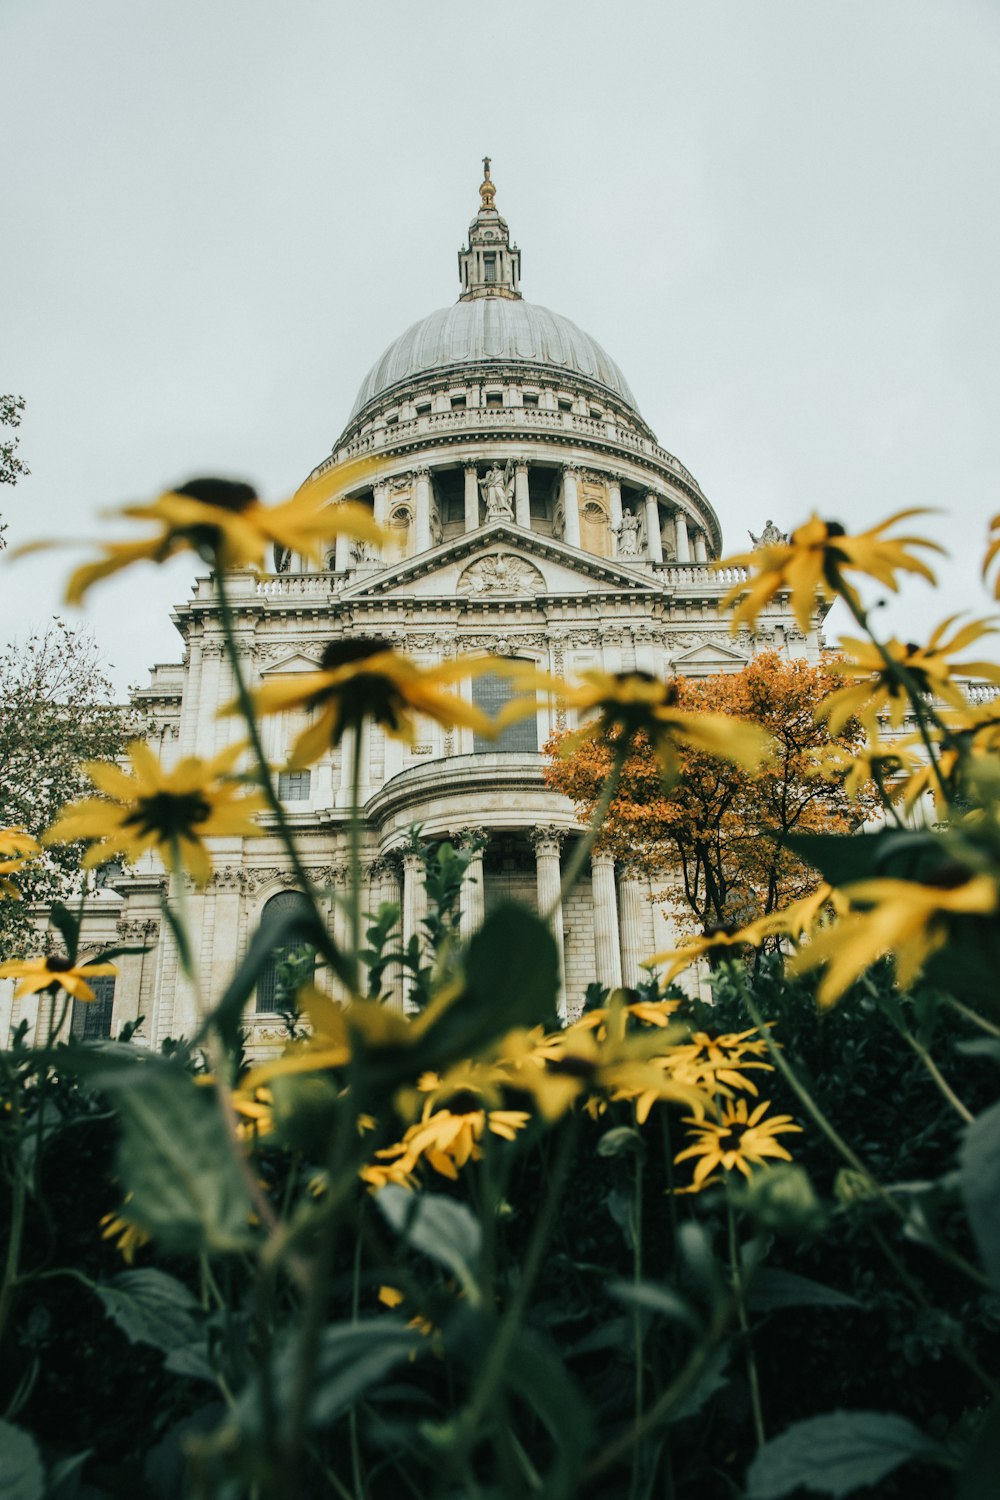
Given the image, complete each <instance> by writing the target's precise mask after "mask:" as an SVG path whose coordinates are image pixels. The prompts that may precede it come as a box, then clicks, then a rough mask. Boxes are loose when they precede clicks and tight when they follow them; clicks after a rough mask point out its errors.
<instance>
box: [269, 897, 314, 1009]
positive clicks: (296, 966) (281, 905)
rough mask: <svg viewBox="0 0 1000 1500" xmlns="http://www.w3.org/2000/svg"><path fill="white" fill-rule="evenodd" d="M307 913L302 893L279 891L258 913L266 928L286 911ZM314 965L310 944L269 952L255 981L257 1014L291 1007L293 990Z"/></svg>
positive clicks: (288, 945) (291, 945) (306, 902)
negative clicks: (269, 920) (270, 921)
mask: <svg viewBox="0 0 1000 1500" xmlns="http://www.w3.org/2000/svg"><path fill="white" fill-rule="evenodd" d="M296 909H300V910H303V911H308V910H309V902H308V901H307V900H306V898H305V896H303V894H302V892H301V891H279V892H278V894H277V895H276V896H272V897H271V899H270V901H268V902H267V904H266V906H265V907H264V910H263V912H262V913H261V919H260V924H261V928H262V929H263V928H264V927H266V925H267V922H268V919H269V917H270V918H271V919H272V920H273V918H274V917H276V916H283V915H284V914H285V913H286V912H288V911H295V910H296ZM315 962H316V950H315V949H314V948H313V946H312V944H311V943H302V942H299V943H294V942H293V943H283V944H281V945H280V946H279V947H276V948H274V949H272V951H271V954H270V956H269V957H268V959H267V961H266V963H265V964H264V966H263V968H262V969H261V971H260V977H259V978H258V980H257V1003H256V1007H255V1008H256V1010H257V1011H258V1013H269V1012H273V1011H276V1010H283V1009H286V1008H288V1007H290V1006H291V1004H292V1002H293V1000H294V998H295V991H296V989H297V988H298V986H299V985H300V984H304V983H305V982H306V981H307V980H308V979H309V978H311V976H312V972H313V968H314V967H315Z"/></svg>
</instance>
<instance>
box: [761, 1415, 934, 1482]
mask: <svg viewBox="0 0 1000 1500" xmlns="http://www.w3.org/2000/svg"><path fill="white" fill-rule="evenodd" d="M915 1458H922V1459H938V1460H940V1459H941V1458H942V1450H941V1449H940V1448H939V1446H938V1444H937V1443H935V1442H932V1441H931V1439H930V1438H929V1437H925V1436H924V1434H923V1433H922V1432H921V1431H920V1430H919V1428H917V1427H914V1425H913V1423H912V1422H908V1421H907V1420H906V1418H905V1417H900V1416H896V1415H895V1414H894V1413H892V1412H879V1411H831V1412H826V1413H824V1415H823V1416H820V1417H807V1418H806V1420H805V1421H804V1422H796V1423H794V1425H793V1426H791V1427H789V1428H788V1430H787V1432H783V1433H782V1434H781V1436H780V1437H777V1438H772V1440H771V1442H769V1443H767V1444H765V1446H764V1447H763V1448H762V1449H761V1450H760V1452H759V1453H758V1454H757V1457H756V1458H755V1459H754V1461H753V1463H752V1464H751V1465H750V1468H749V1470H748V1471H747V1500H778V1497H779V1496H781V1495H787V1494H788V1493H789V1492H790V1491H791V1490H796V1489H798V1488H799V1487H800V1486H801V1487H802V1488H803V1489H807V1490H811V1491H813V1492H814V1493H815V1494H819V1495H832V1496H834V1500H838V1497H840V1496H843V1495H851V1494H853V1493H854V1491H855V1490H857V1489H860V1488H861V1487H862V1486H863V1485H873V1484H878V1482H879V1480H880V1479H884V1478H885V1476H886V1475H887V1474H891V1473H892V1471H893V1469H898V1468H899V1466H900V1464H905V1463H908V1462H909V1461H910V1460H911V1459H915Z"/></svg>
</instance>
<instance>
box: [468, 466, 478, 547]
mask: <svg viewBox="0 0 1000 1500" xmlns="http://www.w3.org/2000/svg"><path fill="white" fill-rule="evenodd" d="M478 525H479V470H478V469H477V468H476V466H475V464H467V465H466V469H465V529H466V531H475V530H476V527H477V526H478Z"/></svg>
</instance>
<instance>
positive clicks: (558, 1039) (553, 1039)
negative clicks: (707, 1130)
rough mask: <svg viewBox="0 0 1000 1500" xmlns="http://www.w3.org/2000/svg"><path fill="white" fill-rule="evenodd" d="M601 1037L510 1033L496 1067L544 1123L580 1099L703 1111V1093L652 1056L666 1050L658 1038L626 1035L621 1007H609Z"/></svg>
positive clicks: (585, 1031)
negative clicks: (660, 1102) (672, 1105)
mask: <svg viewBox="0 0 1000 1500" xmlns="http://www.w3.org/2000/svg"><path fill="white" fill-rule="evenodd" d="M605 1027H606V1030H605V1034H604V1035H603V1036H601V1037H598V1036H597V1035H596V1034H595V1032H594V1031H593V1030H591V1029H589V1027H583V1026H579V1025H577V1026H571V1027H569V1028H568V1029H567V1030H566V1031H562V1032H556V1033H554V1034H552V1035H550V1036H545V1037H542V1036H540V1035H539V1033H538V1030H537V1028H536V1029H535V1030H533V1031H528V1032H526V1031H513V1032H510V1033H508V1035H507V1036H506V1037H505V1038H504V1039H503V1042H502V1044H501V1048H500V1058H499V1060H500V1064H501V1066H502V1067H504V1068H506V1069H508V1070H509V1074H510V1081H511V1085H512V1086H513V1087H514V1088H518V1089H521V1090H523V1091H524V1092H525V1093H528V1094H530V1095H531V1096H532V1097H533V1099H534V1100H535V1103H536V1104H537V1106H538V1109H539V1111H540V1112H541V1114H542V1116H543V1118H544V1119H546V1120H548V1121H552V1120H557V1119H558V1118H559V1117H560V1115H562V1114H564V1113H565V1112H566V1110H567V1109H569V1108H570V1107H571V1106H572V1105H573V1104H574V1103H575V1102H576V1101H577V1100H578V1099H580V1098H581V1096H590V1097H591V1099H593V1100H595V1103H594V1104H593V1105H588V1108H596V1107H599V1102H600V1100H601V1099H604V1098H609V1099H626V1098H627V1099H639V1098H645V1099H646V1100H647V1101H648V1102H646V1103H645V1112H646V1113H648V1110H649V1107H650V1105H651V1104H652V1103H653V1102H654V1101H656V1100H664V1101H671V1102H674V1103H681V1104H686V1105H687V1106H688V1108H689V1109H693V1110H695V1111H696V1112H703V1111H704V1109H705V1108H706V1106H707V1104H708V1099H707V1097H706V1095H705V1093H704V1091H703V1090H702V1089H700V1088H698V1087H697V1086H696V1085H695V1084H694V1083H693V1082H692V1081H690V1080H687V1079H680V1078H676V1077H672V1076H669V1075H668V1073H667V1071H666V1067H665V1064H664V1062H663V1060H662V1059H661V1058H660V1057H658V1056H657V1055H656V1054H657V1053H658V1052H662V1051H663V1049H664V1045H665V1043H664V1037H663V1035H662V1034H656V1033H655V1032H654V1033H653V1034H649V1033H645V1034H639V1035H635V1034H633V1035H631V1036H629V1035H626V1018H625V1015H624V1007H621V1006H617V1007H616V1006H614V1005H612V1006H609V1007H608V1010H607V1012H606V1020H605Z"/></svg>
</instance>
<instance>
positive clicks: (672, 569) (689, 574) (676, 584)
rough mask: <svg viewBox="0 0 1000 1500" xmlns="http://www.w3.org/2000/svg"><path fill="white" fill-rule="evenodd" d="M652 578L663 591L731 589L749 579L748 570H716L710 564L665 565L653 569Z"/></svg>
mask: <svg viewBox="0 0 1000 1500" xmlns="http://www.w3.org/2000/svg"><path fill="white" fill-rule="evenodd" d="M653 577H654V578H656V579H657V581H658V582H659V583H662V585H663V587H664V588H665V589H694V588H697V589H705V588H712V589H719V588H732V586H733V584H734V583H745V582H746V580H747V579H748V578H749V577H750V571H749V569H748V568H716V567H713V565H712V564H711V563H667V564H666V565H665V566H664V567H662V568H660V567H655V568H654V569H653Z"/></svg>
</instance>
